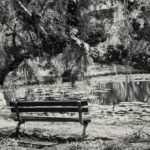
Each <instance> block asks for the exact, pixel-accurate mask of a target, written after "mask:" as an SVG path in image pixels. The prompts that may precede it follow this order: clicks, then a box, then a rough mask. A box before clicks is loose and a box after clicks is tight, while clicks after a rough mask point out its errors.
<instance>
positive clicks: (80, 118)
mask: <svg viewBox="0 0 150 150" xmlns="http://www.w3.org/2000/svg"><path fill="white" fill-rule="evenodd" d="M78 112H79V122H80V123H81V124H83V119H82V106H81V101H78Z"/></svg>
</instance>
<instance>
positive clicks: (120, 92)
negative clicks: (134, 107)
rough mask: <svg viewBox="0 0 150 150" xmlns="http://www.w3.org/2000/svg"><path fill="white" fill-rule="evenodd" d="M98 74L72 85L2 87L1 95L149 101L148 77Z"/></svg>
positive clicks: (106, 102)
mask: <svg viewBox="0 0 150 150" xmlns="http://www.w3.org/2000/svg"><path fill="white" fill-rule="evenodd" d="M100 79H102V77H98V78H94V79H89V80H86V81H81V82H77V83H76V86H75V87H72V86H71V85H70V83H64V84H61V83H57V84H53V85H34V86H26V87H25V86H24V87H16V88H11V89H7V90H5V92H4V94H5V99H7V101H14V100H16V99H20V100H29V101H49V100H88V101H89V102H91V103H95V104H100V105H112V104H118V103H120V102H134V101H140V102H149V101H150V81H149V80H135V79H134V80H128V81H127V80H126V78H125V76H124V79H123V80H120V79H119V76H115V78H114V79H113V80H108V78H106V80H103V79H102V80H100Z"/></svg>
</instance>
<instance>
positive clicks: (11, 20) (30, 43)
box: [0, 0, 150, 85]
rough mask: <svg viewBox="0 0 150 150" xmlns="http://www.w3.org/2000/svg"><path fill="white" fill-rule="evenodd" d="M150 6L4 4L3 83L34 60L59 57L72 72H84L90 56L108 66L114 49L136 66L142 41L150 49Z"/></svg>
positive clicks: (18, 0)
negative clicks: (21, 66) (11, 72)
mask: <svg viewBox="0 0 150 150" xmlns="http://www.w3.org/2000/svg"><path fill="white" fill-rule="evenodd" d="M149 8H150V5H149V1H146V3H143V0H139V1H138V0H127V1H125V0H117V1H116V0H86V1H85V0H1V1H0V28H1V31H0V37H1V45H0V60H1V61H0V85H3V84H4V80H5V77H6V76H7V74H8V73H9V72H10V71H13V70H15V69H16V68H17V67H18V66H19V65H20V64H21V63H22V62H24V61H25V60H26V59H33V58H36V57H40V58H41V59H43V58H44V59H47V60H48V61H47V62H50V63H51V62H52V61H51V60H53V59H54V58H56V59H59V60H61V62H62V64H63V65H64V68H65V69H66V71H70V73H71V74H78V73H80V72H84V71H86V66H87V64H88V60H89V55H90V56H92V57H93V58H94V59H95V60H96V61H99V62H101V61H103V62H107V61H108V59H109V58H110V55H109V54H110V51H113V52H115V51H116V53H117V56H118V58H117V59H118V60H120V54H124V53H126V56H127V57H128V55H130V60H131V61H133V58H134V62H135V57H134V56H135V53H136V52H135V49H138V48H137V47H138V46H139V44H140V43H145V46H146V49H147V51H149V46H148V45H149V39H150V35H149V29H150V25H149V17H150V15H149ZM118 18H119V19H118ZM141 18H142V19H141ZM114 39H115V41H114ZM141 41H144V42H141ZM111 47H112V48H111ZM142 47H143V50H145V48H144V45H143V46H142ZM110 48H111V49H110ZM143 50H142V51H143ZM122 51H123V52H122ZM111 54H112V57H115V55H114V53H111ZM146 58H149V57H146ZM115 60H116V59H115ZM121 60H122V58H121ZM111 61H114V59H111ZM56 64H57V63H56Z"/></svg>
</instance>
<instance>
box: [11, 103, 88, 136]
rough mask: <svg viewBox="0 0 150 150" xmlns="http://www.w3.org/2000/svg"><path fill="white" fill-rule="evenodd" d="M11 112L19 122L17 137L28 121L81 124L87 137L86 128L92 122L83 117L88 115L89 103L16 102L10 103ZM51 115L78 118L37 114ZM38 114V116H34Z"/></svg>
mask: <svg viewBox="0 0 150 150" xmlns="http://www.w3.org/2000/svg"><path fill="white" fill-rule="evenodd" d="M9 105H10V108H11V112H12V113H14V120H15V121H18V124H17V127H16V136H18V134H19V129H20V126H21V124H23V123H25V122H27V121H41V122H43V121H45V122H79V123H80V124H81V125H83V133H82V135H83V137H84V136H86V128H87V126H88V123H89V122H91V119H90V118H86V117H85V116H83V112H85V113H88V103H87V101H43V102H33V101H32V102H31V101H20V102H19V101H18V102H17V101H16V102H9ZM48 112H51V113H68V112H70V113H71V112H73V113H78V117H76V118H73V117H49V116H46V115H44V116H38V115H37V114H39V113H42V114H44V113H45V114H46V113H48ZM34 114H36V116H35V115H34Z"/></svg>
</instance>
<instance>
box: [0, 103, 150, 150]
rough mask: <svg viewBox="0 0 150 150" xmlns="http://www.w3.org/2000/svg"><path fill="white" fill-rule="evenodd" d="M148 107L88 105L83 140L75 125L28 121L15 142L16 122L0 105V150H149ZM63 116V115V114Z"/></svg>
mask: <svg viewBox="0 0 150 150" xmlns="http://www.w3.org/2000/svg"><path fill="white" fill-rule="evenodd" d="M149 107H150V105H149V104H144V103H139V102H137V103H135V102H133V103H131V102H130V103H127V102H126V103H125V102H123V103H120V104H119V105H117V106H116V107H115V109H114V110H113V109H112V106H111V105H109V106H107V105H105V106H102V105H97V104H94V105H93V104H90V105H89V108H90V115H91V116H92V122H91V123H90V124H89V126H88V128H87V137H86V138H82V136H81V133H82V126H81V125H80V124H79V123H47V122H46V123H44V122H40V123H37V122H28V123H25V124H24V125H22V127H21V131H20V132H21V133H20V137H19V139H15V137H14V134H13V133H14V131H15V127H16V122H15V121H13V119H11V113H10V110H9V108H6V107H5V106H1V118H0V122H1V123H0V130H1V132H0V149H2V150H6V149H7V150H12V149H14V150H17V149H19V150H31V149H33V150H34V149H42V150H43V149H44V150H57V149H61V150H76V149H83V150H89V149H92V150H97V149H100V150H130V149H131V150H148V149H150V119H149V114H150V111H149ZM64 115H65V114H64Z"/></svg>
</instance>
